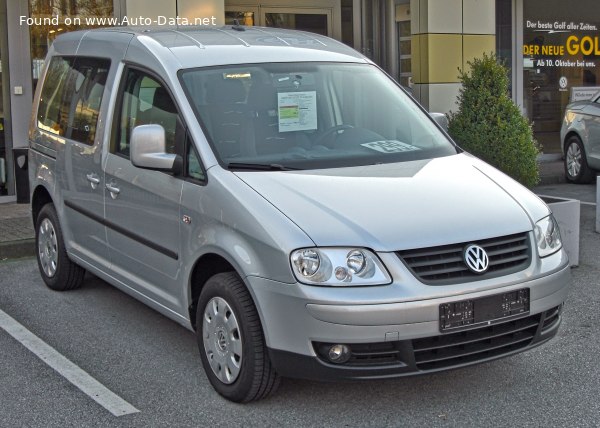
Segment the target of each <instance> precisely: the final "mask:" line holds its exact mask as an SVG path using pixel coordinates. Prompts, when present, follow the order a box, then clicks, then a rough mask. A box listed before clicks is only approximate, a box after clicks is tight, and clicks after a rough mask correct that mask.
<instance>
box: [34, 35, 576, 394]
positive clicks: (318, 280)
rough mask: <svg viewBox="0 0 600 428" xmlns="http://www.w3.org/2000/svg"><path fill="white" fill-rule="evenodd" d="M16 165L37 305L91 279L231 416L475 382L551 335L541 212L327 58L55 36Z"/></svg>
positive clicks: (546, 232)
mask: <svg viewBox="0 0 600 428" xmlns="http://www.w3.org/2000/svg"><path fill="white" fill-rule="evenodd" d="M29 153H30V180H31V181H30V183H31V189H32V194H31V198H32V199H31V200H32V213H33V221H34V223H35V229H36V241H37V251H38V262H39V267H40V272H41V276H42V278H43V280H44V281H45V283H46V284H47V285H48V286H49V287H50V288H52V289H54V290H69V289H74V288H77V287H79V286H80V285H81V284H82V281H83V278H84V272H85V271H90V272H92V273H93V274H95V275H97V276H99V277H100V278H103V279H104V280H106V281H107V282H109V283H111V284H113V285H114V286H116V287H118V288H119V289H121V290H123V291H124V292H125V293H128V294H130V295H132V296H134V297H135V298H137V299H139V300H141V301H142V302H144V303H145V304H147V305H149V306H151V307H152V308H154V309H156V310H158V311H159V312H161V313H162V314H164V315H166V316H167V317H169V318H171V319H173V320H175V321H177V322H178V323H180V324H182V325H183V326H185V327H187V328H189V329H190V330H194V331H195V332H196V334H197V341H198V346H199V349H200V356H201V360H202V364H203V366H204V369H205V371H206V374H207V377H208V379H209V380H210V382H211V384H212V385H213V387H214V388H215V389H216V390H217V391H218V392H219V393H220V394H222V395H223V396H225V397H226V398H228V399H230V400H233V401H238V402H246V401H251V400H256V399H260V398H263V397H265V396H267V395H268V394H269V393H271V392H273V391H274V390H275V389H276V387H277V385H278V384H279V379H280V377H288V376H289V377H303V378H311V379H321V380H341V379H381V378H387V377H395V376H404V375H413V374H419V373H429V372H435V371H439V370H444V369H450V368H456V367H463V366H467V365H470V364H474V363H480V362H483V361H489V360H493V359H495V358H499V357H503V356H507V355H511V354H515V353H517V352H521V351H524V350H527V349H530V348H532V347H534V346H537V345H540V344H542V343H544V342H546V341H547V340H549V339H550V338H552V337H553V336H554V335H555V334H556V332H557V329H558V327H559V324H560V322H561V308H562V304H563V302H564V300H565V297H566V295H567V288H568V283H569V280H570V271H569V267H568V259H567V256H566V254H565V251H564V250H563V249H562V245H561V239H560V234H559V231H558V227H557V223H556V221H555V220H554V218H553V216H552V213H551V212H550V210H549V209H548V207H547V206H546V205H545V204H544V203H543V202H542V201H541V200H540V199H539V198H537V197H536V196H535V195H534V194H532V193H530V192H529V191H528V190H527V189H525V188H524V187H522V186H521V185H519V184H517V183H516V182H515V181H513V180H512V179H510V178H508V177H507V176H505V175H504V174H502V173H501V172H499V171H497V170H496V169H494V168H492V167H491V166H489V165H487V164H485V163H484V162H482V161H480V160H478V159H476V158H475V157H473V156H471V155H469V154H468V153H465V152H463V151H462V150H461V149H460V148H459V147H457V145H456V144H455V143H453V142H452V140H451V139H450V138H449V137H448V135H447V134H446V133H445V132H444V131H443V129H442V128H441V127H440V126H439V125H438V124H437V123H436V122H435V121H434V120H432V118H431V117H430V116H429V115H428V114H427V113H426V112H425V111H424V110H423V109H422V108H421V107H420V106H419V105H418V104H417V103H416V102H415V101H414V100H413V99H411V97H410V96H409V95H407V94H406V93H405V92H404V91H403V89H402V88H401V87H400V86H398V84H397V83H396V82H394V81H393V80H392V79H391V78H390V77H389V76H387V75H386V74H385V73H384V72H382V71H381V70H380V69H379V68H378V67H377V66H376V65H374V64H373V63H372V62H371V61H370V60H368V59H367V58H365V57H364V56H362V55H360V54H359V53H357V52H356V51H354V50H352V49H350V48H349V47H347V46H345V45H343V44H341V43H339V42H337V41H335V40H331V39H329V38H326V37H321V36H317V35H314V34H309V33H303V32H293V31H287V30H276V29H267V28H244V27H239V26H234V27H222V28H215V29H204V30H202V29H195V28H177V29H166V28H162V29H160V28H159V29H153V30H149V29H142V30H137V29H128V28H118V29H102V30H93V31H84V32H74V33H68V34H65V35H62V36H60V37H58V38H57V39H56V41H55V42H54V43H53V44H52V47H51V49H50V51H49V53H48V56H47V59H46V64H45V70H44V72H43V76H41V79H40V84H39V85H38V89H37V93H36V95H35V103H34V111H33V117H32V121H31V132H30V151H29Z"/></svg>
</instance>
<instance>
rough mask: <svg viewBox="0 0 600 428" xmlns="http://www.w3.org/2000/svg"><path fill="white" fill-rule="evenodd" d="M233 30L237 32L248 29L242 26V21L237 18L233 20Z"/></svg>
mask: <svg viewBox="0 0 600 428" xmlns="http://www.w3.org/2000/svg"><path fill="white" fill-rule="evenodd" d="M231 28H232V29H233V30H235V31H246V29H245V28H244V27H242V26H241V25H240V20H239V19H237V18H236V19H234V20H233V26H232V27H231Z"/></svg>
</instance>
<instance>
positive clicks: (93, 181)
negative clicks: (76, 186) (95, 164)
mask: <svg viewBox="0 0 600 428" xmlns="http://www.w3.org/2000/svg"><path fill="white" fill-rule="evenodd" d="M86 178H87V180H88V181H89V182H90V186H92V190H96V188H97V187H98V184H100V177H98V175H97V174H95V173H93V172H91V173H89V174H88V175H86Z"/></svg>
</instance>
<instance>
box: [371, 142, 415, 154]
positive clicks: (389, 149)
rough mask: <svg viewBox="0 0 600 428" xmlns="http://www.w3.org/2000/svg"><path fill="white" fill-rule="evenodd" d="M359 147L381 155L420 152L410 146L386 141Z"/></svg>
mask: <svg viewBox="0 0 600 428" xmlns="http://www.w3.org/2000/svg"><path fill="white" fill-rule="evenodd" d="M361 146H363V147H366V148H368V149H373V150H377V151H378V152H381V153H402V152H414V151H415V150H421V149H419V148H418V147H415V146H413V145H411V144H407V143H403V142H401V141H397V140H386V141H371V142H370V143H363V144H361Z"/></svg>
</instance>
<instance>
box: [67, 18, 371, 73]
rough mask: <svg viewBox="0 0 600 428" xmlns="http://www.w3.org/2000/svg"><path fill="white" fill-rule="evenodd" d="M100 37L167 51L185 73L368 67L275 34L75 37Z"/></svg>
mask: <svg viewBox="0 0 600 428" xmlns="http://www.w3.org/2000/svg"><path fill="white" fill-rule="evenodd" d="M99 32H102V33H107V32H119V33H130V34H133V35H134V37H135V38H137V39H138V40H139V41H140V43H142V44H143V45H145V46H146V47H147V48H148V49H149V50H150V51H151V52H153V54H154V55H156V56H157V57H161V56H165V55H166V54H167V52H165V51H166V50H168V52H170V53H171V54H172V55H174V56H175V58H176V59H177V60H178V61H179V63H180V65H181V66H182V67H183V68H187V67H198V66H207V65H221V64H236V63H237V64H241V63H249V62H285V61H351V62H367V61H368V59H367V58H365V57H364V56H363V55H361V54H360V53H359V52H357V51H355V50H354V49H352V48H351V47H349V46H347V45H345V44H343V43H341V42H339V41H337V40H334V39H331V38H329V37H325V36H321V35H318V34H314V33H309V32H305V31H297V30H286V29H279V28H265V27H244V26H230V25H229V26H223V27H196V26H177V27H167V26H162V27H112V28H99V29H94V30H87V31H86V30H83V31H80V32H77V33H81V36H80V37H85V34H90V33H99ZM67 34H68V33H67ZM67 34H65V36H66V35H67ZM70 34H71V37H73V36H75V34H73V33H70ZM75 37H77V36H75ZM169 56H170V55H169ZM164 59H166V58H164Z"/></svg>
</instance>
